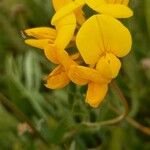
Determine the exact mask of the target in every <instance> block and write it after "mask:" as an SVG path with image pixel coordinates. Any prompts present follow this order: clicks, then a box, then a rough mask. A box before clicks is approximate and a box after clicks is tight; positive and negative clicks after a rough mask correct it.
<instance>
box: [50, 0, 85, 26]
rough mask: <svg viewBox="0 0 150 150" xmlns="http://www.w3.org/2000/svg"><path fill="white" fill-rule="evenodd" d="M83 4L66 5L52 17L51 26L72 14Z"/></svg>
mask: <svg viewBox="0 0 150 150" xmlns="http://www.w3.org/2000/svg"><path fill="white" fill-rule="evenodd" d="M83 4H84V2H83V3H82V2H81V3H79V2H71V3H69V4H68V5H65V6H64V7H62V8H61V9H59V11H57V12H56V14H55V15H54V16H53V18H52V21H51V24H52V25H54V24H55V23H56V22H57V21H58V20H60V19H62V18H63V17H65V16H67V15H69V14H70V13H73V11H75V10H76V9H77V8H79V7H81V6H82V5H83Z"/></svg>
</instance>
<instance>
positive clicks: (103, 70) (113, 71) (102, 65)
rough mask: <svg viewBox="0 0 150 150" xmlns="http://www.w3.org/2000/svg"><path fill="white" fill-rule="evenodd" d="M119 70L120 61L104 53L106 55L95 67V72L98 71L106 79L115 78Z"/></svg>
mask: <svg viewBox="0 0 150 150" xmlns="http://www.w3.org/2000/svg"><path fill="white" fill-rule="evenodd" d="M120 68H121V62H120V60H119V59H118V58H117V57H116V56H115V55H113V54H111V53H106V55H104V56H102V57H101V58H100V59H99V61H98V63H97V65H96V70H98V71H99V72H100V74H101V75H102V76H103V77H105V78H108V79H112V78H115V77H116V76H117V75H118V73H119V70H120Z"/></svg>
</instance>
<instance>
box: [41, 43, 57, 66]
mask: <svg viewBox="0 0 150 150" xmlns="http://www.w3.org/2000/svg"><path fill="white" fill-rule="evenodd" d="M44 53H45V56H46V57H47V58H48V60H50V61H51V62H53V63H55V64H59V61H58V59H57V53H56V47H55V46H54V45H52V44H47V45H46V46H45V48H44Z"/></svg>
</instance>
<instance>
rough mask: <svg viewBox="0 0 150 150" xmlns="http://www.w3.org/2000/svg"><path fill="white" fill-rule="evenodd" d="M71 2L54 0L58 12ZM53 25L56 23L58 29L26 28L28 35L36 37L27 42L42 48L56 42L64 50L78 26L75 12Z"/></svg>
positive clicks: (68, 0)
mask: <svg viewBox="0 0 150 150" xmlns="http://www.w3.org/2000/svg"><path fill="white" fill-rule="evenodd" d="M69 2H70V0H64V1H60V0H53V6H54V8H55V10H56V12H57V11H58V10H59V9H61V8H62V7H63V6H64V5H66V4H68V3H69ZM53 25H55V27H56V30H55V29H53V28H48V27H41V28H33V29H28V30H25V33H26V34H27V35H28V36H30V37H33V38H35V39H27V40H26V41H25V43H26V44H28V45H31V46H34V47H37V48H41V49H44V48H45V45H46V44H54V45H57V48H58V49H61V50H64V49H65V48H66V46H67V45H68V44H69V42H70V40H71V39H72V37H73V35H74V30H75V28H76V17H75V14H74V13H70V14H68V15H66V16H65V17H63V18H61V19H60V20H59V21H57V22H55V23H54V24H53ZM45 35H47V36H45Z"/></svg>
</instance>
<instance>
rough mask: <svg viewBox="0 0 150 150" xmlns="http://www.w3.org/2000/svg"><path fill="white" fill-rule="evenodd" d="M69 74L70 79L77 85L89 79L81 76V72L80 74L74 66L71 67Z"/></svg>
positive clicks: (85, 82) (83, 83)
mask: <svg viewBox="0 0 150 150" xmlns="http://www.w3.org/2000/svg"><path fill="white" fill-rule="evenodd" d="M68 76H69V78H70V80H71V81H72V82H74V83H75V84H77V85H81V86H82V85H85V84H87V83H88V80H86V79H84V78H81V77H80V74H78V72H75V69H74V68H73V67H72V66H71V67H70V69H69V72H68Z"/></svg>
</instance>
